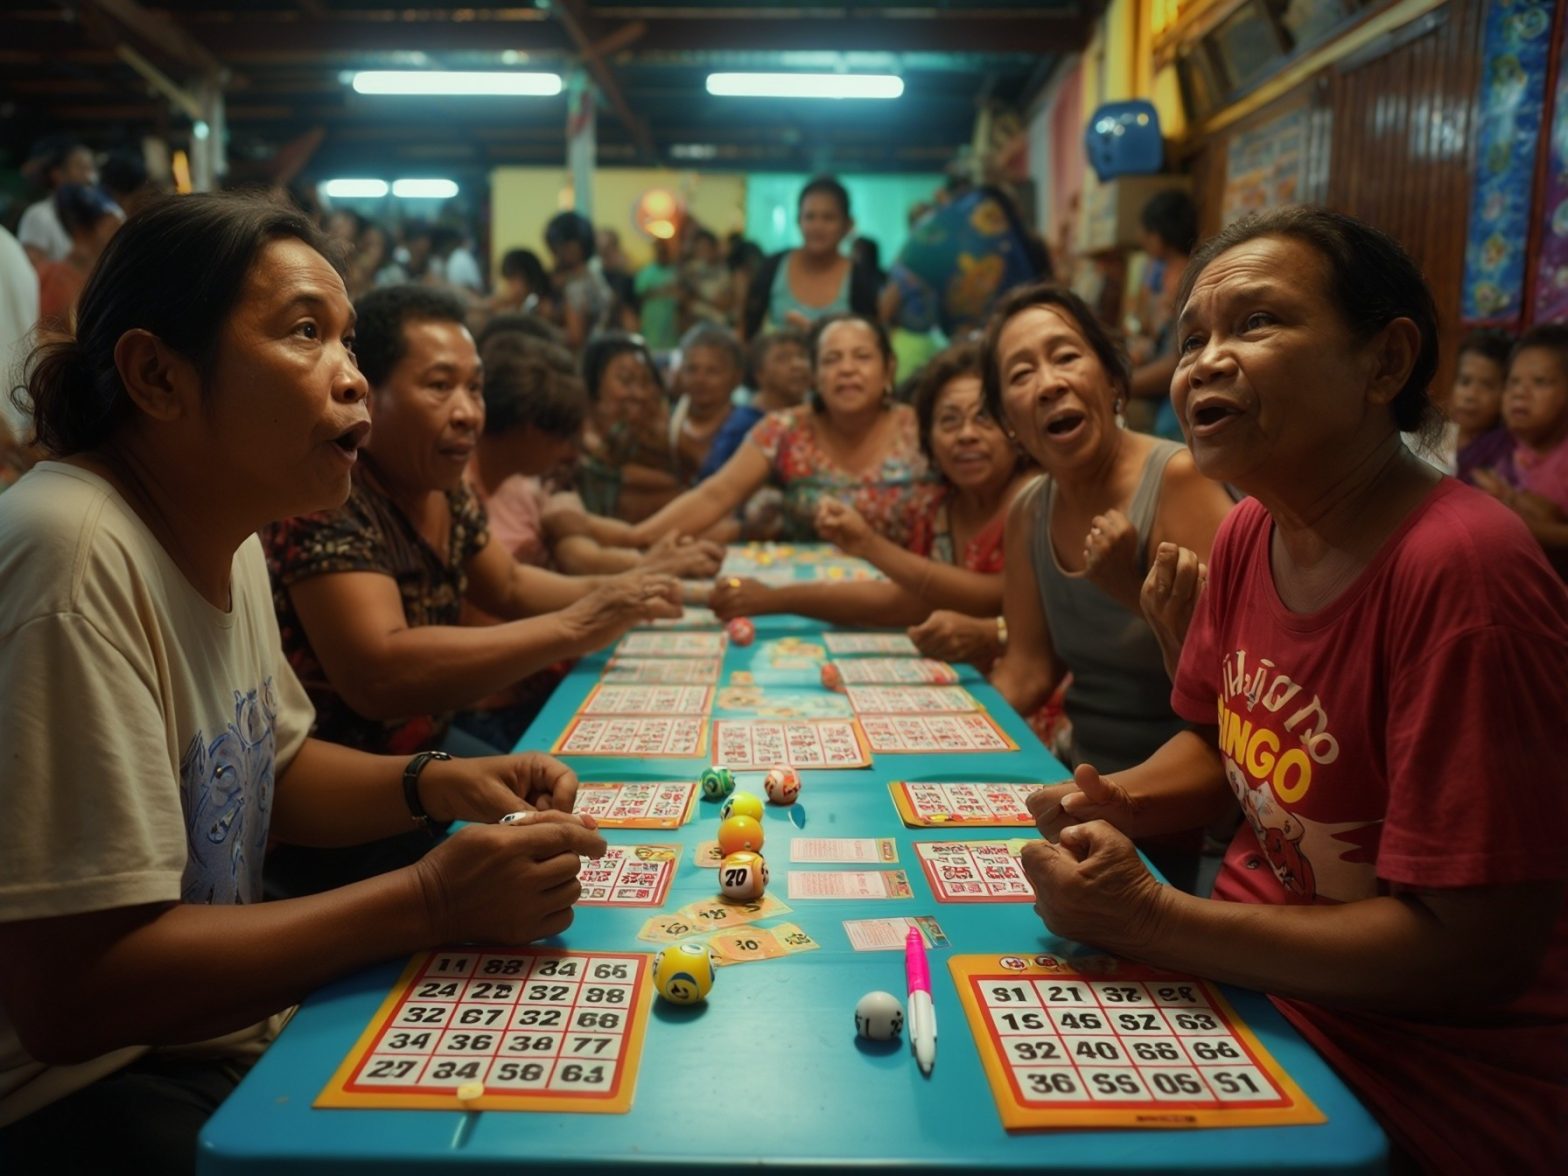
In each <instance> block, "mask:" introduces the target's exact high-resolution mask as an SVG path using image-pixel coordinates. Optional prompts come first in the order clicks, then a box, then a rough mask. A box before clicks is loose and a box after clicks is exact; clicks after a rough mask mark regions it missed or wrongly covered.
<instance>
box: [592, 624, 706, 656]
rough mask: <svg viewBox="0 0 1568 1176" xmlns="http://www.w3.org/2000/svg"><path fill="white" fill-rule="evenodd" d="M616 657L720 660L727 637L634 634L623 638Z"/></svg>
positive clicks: (616, 649) (699, 634)
mask: <svg viewBox="0 0 1568 1176" xmlns="http://www.w3.org/2000/svg"><path fill="white" fill-rule="evenodd" d="M615 653H616V656H617V657H719V656H721V655H722V654H723V653H724V634H723V633H722V632H719V633H681V632H675V633H667V632H658V633H648V632H638V631H636V630H633V631H632V632H630V633H628V634H626V636H624V637H622V638H621V643H620V644H619V645H617V646H616V647H615Z"/></svg>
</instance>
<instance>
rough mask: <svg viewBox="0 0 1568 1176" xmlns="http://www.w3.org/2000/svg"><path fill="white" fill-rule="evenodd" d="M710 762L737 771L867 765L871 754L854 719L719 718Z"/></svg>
mask: <svg viewBox="0 0 1568 1176" xmlns="http://www.w3.org/2000/svg"><path fill="white" fill-rule="evenodd" d="M713 762H714V763H716V764H723V765H725V766H726V767H728V768H731V769H733V770H735V771H746V770H748V769H767V768H771V767H773V766H774V765H775V764H792V765H793V766H794V767H796V768H797V769H802V768H868V767H870V766H871V756H870V755H869V753H868V751H867V747H866V738H865V735H864V734H863V733H862V731H861V729H860V724H859V723H857V722H855V721H854V720H853V719H794V720H788V719H786V720H781V721H774V720H770V719H717V720H715V721H714V724H713Z"/></svg>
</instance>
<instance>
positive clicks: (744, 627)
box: [724, 617, 757, 645]
mask: <svg viewBox="0 0 1568 1176" xmlns="http://www.w3.org/2000/svg"><path fill="white" fill-rule="evenodd" d="M724 631H725V632H726V633H728V634H729V635H730V640H731V641H733V642H735V644H736V645H750V644H751V643H752V642H753V641H755V640H756V639H757V626H756V625H754V624H752V623H751V621H749V620H747V619H746V618H745V617H736V618H735V619H734V620H733V621H731V622H730V623H729V624H727V625H725V626H724Z"/></svg>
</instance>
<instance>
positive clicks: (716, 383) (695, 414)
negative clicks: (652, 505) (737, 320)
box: [670, 323, 762, 485]
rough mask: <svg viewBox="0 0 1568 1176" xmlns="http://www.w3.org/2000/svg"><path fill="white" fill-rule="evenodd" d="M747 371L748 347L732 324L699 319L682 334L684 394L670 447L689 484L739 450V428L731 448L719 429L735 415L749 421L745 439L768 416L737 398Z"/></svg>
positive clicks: (680, 384)
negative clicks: (722, 443) (722, 446)
mask: <svg viewBox="0 0 1568 1176" xmlns="http://www.w3.org/2000/svg"><path fill="white" fill-rule="evenodd" d="M745 374H746V352H745V350H744V349H743V348H742V347H741V345H740V340H738V339H737V338H735V336H734V334H733V333H732V332H731V331H730V329H729V328H728V327H725V326H722V325H721V324H719V323H698V324H697V325H696V326H695V327H693V328H692V329H691V330H689V331H687V332H686V334H685V335H683V336H682V337H681V346H680V366H679V367H678V368H677V369H676V373H675V382H676V387H677V388H678V389H679V391H680V398H679V399H678V400H677V401H676V402H675V410H674V411H673V412H672V413H671V414H670V449H671V450H672V451H673V452H674V454H675V462H676V466H677V468H678V469H679V471H680V476H681V479H682V481H683V482H684V483H685V484H686V485H691V484H692V483H694V482H697V481H700V480H701V479H702V478H706V477H708V476H709V475H710V474H712V473H713V472H714V471H716V470H717V469H718V468H719V467H720V466H722V465H723V464H724V463H725V461H727V460H728V459H729V456H730V454H731V453H734V452H735V448H736V446H738V445H739V444H740V440H739V439H735V434H734V431H733V430H731V431H730V432H729V434H728V438H729V449H728V450H727V451H726V450H723V449H720V448H719V446H718V436H719V433H720V432H721V431H722V430H724V429H725V428H726V426H727V425H728V424H729V423H730V422H731V421H732V420H738V422H739V423H740V424H741V425H742V426H744V428H745V432H742V433H741V434H740V436H741V438H744V437H745V435H746V432H749V431H750V425H754V424H756V423H757V422H758V421H759V420H761V419H762V413H760V412H758V411H757V410H756V409H754V408H746V407H744V406H740V405H736V404H734V403H732V397H733V395H734V392H735V389H736V388H738V387H740V382H741V380H742V378H743V377H744V376H745ZM747 422H749V424H748V423H747Z"/></svg>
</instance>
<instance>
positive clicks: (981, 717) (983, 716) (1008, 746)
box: [855, 710, 1018, 755]
mask: <svg viewBox="0 0 1568 1176" xmlns="http://www.w3.org/2000/svg"><path fill="white" fill-rule="evenodd" d="M863 717H864V718H866V719H873V720H876V721H878V722H881V721H885V720H890V719H919V720H920V721H921V722H923V723H929V722H930V721H931V720H932V719H959V720H963V719H974V720H978V721H981V722H984V723H985V724H986V725H987V726H989V727H990V728H991V730H992V731H994V732H996V737H997V738H998V739H1000V740H1001V741H1002V743H1003V744H1004V746H1002V747H992V748H983V747H905V748H901V749H897V750H888V749H887V748H883V749H882V750H881V751H880V752H879V751H878V750H877V749H876V748H875V747H870V739H869V737H868V738H867V745H868V747H870V752H871V754H873V755H993V754H995V755H1000V754H1002V753H1003V752H1008V751H1017V750H1018V744H1017V743H1015V742H1013V737H1012V736H1011V735H1009V734H1008V733H1007V732H1006V731H1004V730H1002V725H1001V724H1000V723H998V722H997V721H996V720H995V719H993V718H992V717H991V713H990V712H989V711H985V710H977V711H955V712H953V713H951V714H940V715H882V714H878V715H865V716H863ZM861 719H862V716H860V715H856V716H855V720H856V722H859V721H861Z"/></svg>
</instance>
